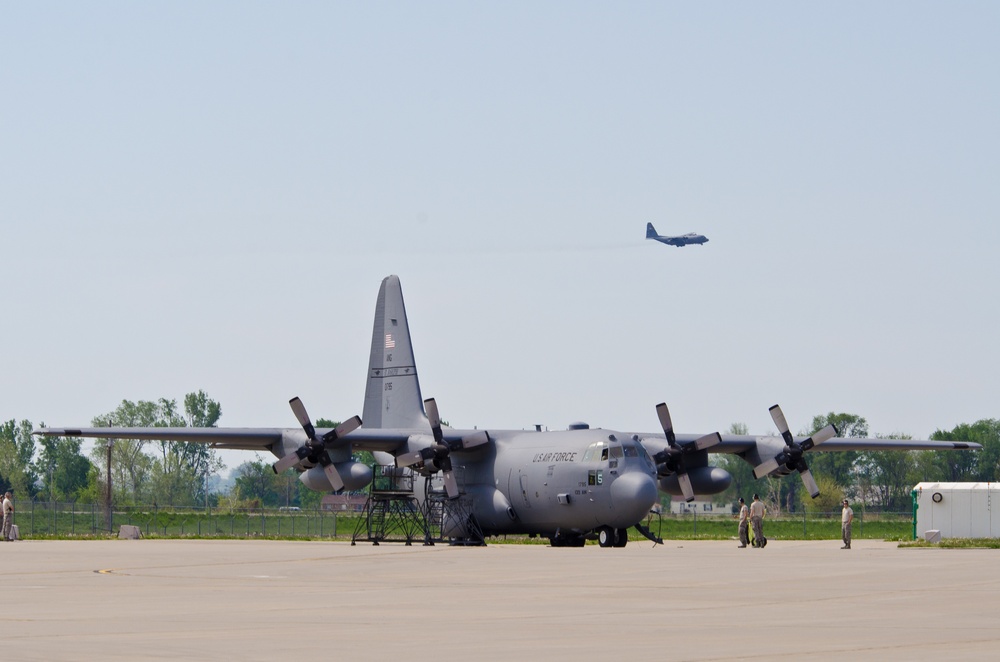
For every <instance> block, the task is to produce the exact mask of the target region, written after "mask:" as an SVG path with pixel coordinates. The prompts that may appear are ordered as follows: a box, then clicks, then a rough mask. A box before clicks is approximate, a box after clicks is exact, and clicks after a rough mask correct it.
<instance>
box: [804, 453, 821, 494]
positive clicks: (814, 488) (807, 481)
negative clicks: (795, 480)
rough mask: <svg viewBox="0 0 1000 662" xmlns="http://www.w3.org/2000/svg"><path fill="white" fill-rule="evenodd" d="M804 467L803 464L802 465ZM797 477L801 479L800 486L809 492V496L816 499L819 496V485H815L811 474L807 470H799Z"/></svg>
mask: <svg viewBox="0 0 1000 662" xmlns="http://www.w3.org/2000/svg"><path fill="white" fill-rule="evenodd" d="M802 466H805V463H804V462H803V463H802ZM799 475H800V476H801V477H802V484H803V485H805V486H806V490H808V491H809V496H811V497H812V498H814V499H815V498H816V497H818V496H819V485H817V484H816V479H815V478H813V475H812V472H811V471H809V469H808V468H806V469H800V470H799Z"/></svg>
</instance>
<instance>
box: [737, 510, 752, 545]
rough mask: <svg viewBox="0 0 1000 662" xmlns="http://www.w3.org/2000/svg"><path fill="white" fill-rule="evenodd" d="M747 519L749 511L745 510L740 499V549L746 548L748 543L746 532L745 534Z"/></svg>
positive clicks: (748, 523)
mask: <svg viewBox="0 0 1000 662" xmlns="http://www.w3.org/2000/svg"><path fill="white" fill-rule="evenodd" d="M749 518H750V509H749V508H747V504H746V501H744V500H743V497H740V528H739V531H740V548H741V549H742V548H743V547H746V546H747V543H748V542H750V541H749V536H748V532H747V527H748V526H749V525H750V522H749Z"/></svg>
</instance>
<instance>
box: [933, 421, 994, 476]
mask: <svg viewBox="0 0 1000 662" xmlns="http://www.w3.org/2000/svg"><path fill="white" fill-rule="evenodd" d="M931 439H935V440H938V441H972V442H975V443H978V444H982V445H983V448H982V450H980V451H977V452H975V453H969V452H961V453H953V452H950V451H944V452H937V453H935V455H936V458H935V461H934V464H936V465H937V466H938V467H939V468H940V469H941V470H942V472H943V474H944V476H943V478H941V480H946V481H950V482H958V481H968V480H975V481H983V482H995V481H996V480H997V478H998V476H1000V420H997V419H995V418H984V419H981V420H978V421H976V422H975V423H972V424H971V425H970V424H968V423H962V424H960V425H956V426H955V428H954V429H952V430H951V431H950V432H946V431H944V430H936V431H935V432H934V434H932V435H931Z"/></svg>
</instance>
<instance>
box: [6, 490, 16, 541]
mask: <svg viewBox="0 0 1000 662" xmlns="http://www.w3.org/2000/svg"><path fill="white" fill-rule="evenodd" d="M11 496H12V495H11V493H10V492H7V494H4V495H3V539H4V542H6V541H8V540H10V527H12V526H14V502H13V501H12V500H11Z"/></svg>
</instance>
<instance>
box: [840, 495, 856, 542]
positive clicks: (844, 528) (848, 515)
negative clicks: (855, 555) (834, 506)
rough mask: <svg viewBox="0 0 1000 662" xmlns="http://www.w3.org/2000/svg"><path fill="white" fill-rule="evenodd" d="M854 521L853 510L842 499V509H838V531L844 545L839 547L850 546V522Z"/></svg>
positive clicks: (845, 500)
mask: <svg viewBox="0 0 1000 662" xmlns="http://www.w3.org/2000/svg"><path fill="white" fill-rule="evenodd" d="M853 521H854V511H853V510H851V506H850V505H849V504H848V503H847V499H844V509H843V510H842V511H840V532H841V534H842V535H843V538H844V546H843V547H841V549H850V548H851V523H852V522H853Z"/></svg>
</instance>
